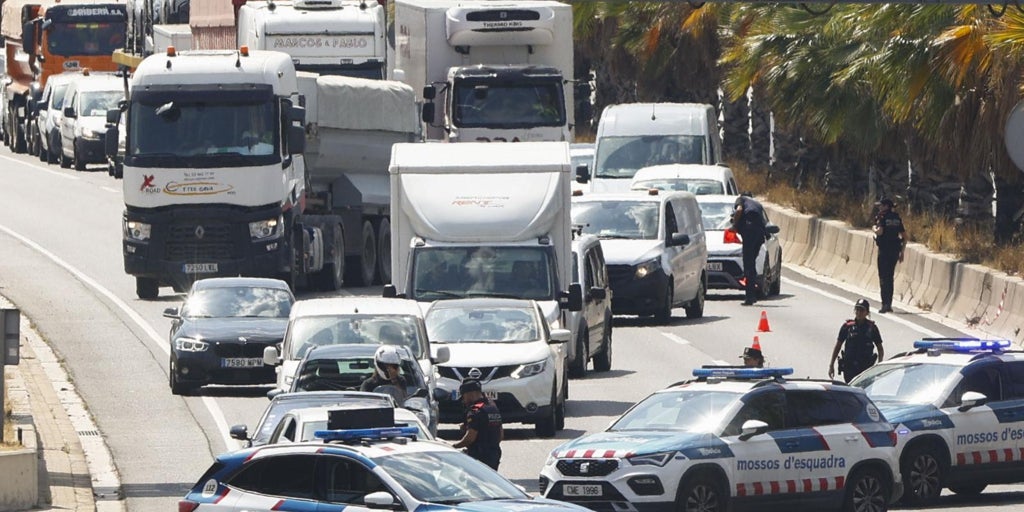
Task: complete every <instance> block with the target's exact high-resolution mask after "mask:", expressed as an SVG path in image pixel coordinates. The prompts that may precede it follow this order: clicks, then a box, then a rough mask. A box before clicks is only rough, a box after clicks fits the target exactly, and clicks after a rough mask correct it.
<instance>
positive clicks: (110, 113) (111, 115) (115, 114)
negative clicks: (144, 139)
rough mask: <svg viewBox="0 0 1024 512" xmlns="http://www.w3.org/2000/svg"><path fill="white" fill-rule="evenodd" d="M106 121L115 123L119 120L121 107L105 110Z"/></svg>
mask: <svg viewBox="0 0 1024 512" xmlns="http://www.w3.org/2000/svg"><path fill="white" fill-rule="evenodd" d="M107 122H108V123H110V124H117V123H119V122H121V109H119V108H111V109H108V110H107Z"/></svg>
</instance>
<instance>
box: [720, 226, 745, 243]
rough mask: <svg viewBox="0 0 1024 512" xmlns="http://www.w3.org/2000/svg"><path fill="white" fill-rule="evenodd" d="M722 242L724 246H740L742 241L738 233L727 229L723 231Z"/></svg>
mask: <svg viewBox="0 0 1024 512" xmlns="http://www.w3.org/2000/svg"><path fill="white" fill-rule="evenodd" d="M722 242H723V243H726V244H742V243H743V240H741V239H740V234H739V233H737V232H736V231H734V230H732V229H727V230H725V235H724V238H723V239H722Z"/></svg>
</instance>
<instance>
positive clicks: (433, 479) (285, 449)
mask: <svg viewBox="0 0 1024 512" xmlns="http://www.w3.org/2000/svg"><path fill="white" fill-rule="evenodd" d="M393 412H394V409H393V408H378V409H361V410H356V409H347V410H340V411H332V413H334V414H332V415H331V416H330V418H329V421H328V428H329V429H330V430H324V431H319V432H317V434H316V435H317V437H319V438H320V439H322V441H319V442H306V443H294V444H291V443H289V444H279V445H264V446H259V447H254V448H247V449H243V450H239V451H235V452H230V453H226V454H223V455H220V456H219V457H217V459H216V460H215V461H214V463H213V465H211V466H210V468H209V469H208V470H207V471H206V473H204V474H203V476H202V477H200V478H199V481H198V482H196V484H195V486H193V487H192V489H191V490H190V491H189V492H188V494H187V495H186V496H185V497H184V498H183V499H182V500H180V501H179V502H178V510H179V512H192V511H204V512H205V511H224V512H226V511H236V512H241V511H246V512H262V511H271V510H275V511H278V510H282V511H292V512H300V511H327V512H331V511H333V512H339V511H341V510H345V511H346V512H369V511H370V510H390V511H405V512H434V511H437V512H440V511H444V512H586V511H585V509H583V508H581V507H578V506H575V505H571V504H568V503H560V502H556V501H552V500H547V499H544V498H532V497H531V496H529V495H527V494H526V493H525V492H524V491H523V490H522V489H520V488H519V487H517V486H516V485H515V484H513V483H512V482H509V481H508V480H506V479H505V478H504V477H502V476H501V475H499V474H498V473H497V472H495V471H494V470H492V469H491V468H489V467H487V466H486V465H484V464H483V463H481V462H478V461H477V460H475V459H473V458H471V457H469V456H468V455H465V454H463V453H462V452H460V451H458V450H455V449H454V448H451V447H450V446H449V445H447V444H444V443H440V442H435V441H423V440H419V439H417V438H416V432H417V429H416V428H415V427H394V426H393V425H394V417H393V416H392V414H393ZM345 418H347V419H345ZM365 425H377V426H372V427H369V428H364V426H365ZM380 425H388V426H380ZM339 427H340V428H339ZM353 427H357V428H353Z"/></svg>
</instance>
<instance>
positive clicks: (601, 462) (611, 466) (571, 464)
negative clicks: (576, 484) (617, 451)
mask: <svg viewBox="0 0 1024 512" xmlns="http://www.w3.org/2000/svg"><path fill="white" fill-rule="evenodd" d="M584 464H586V466H584ZM556 467H557V468H558V472H559V473H562V474H563V475H565V476H608V475H610V474H611V473H612V472H613V471H615V470H616V469H619V461H618V460H615V459H573V460H560V461H558V463H557V465H556ZM584 467H586V471H583V468H584Z"/></svg>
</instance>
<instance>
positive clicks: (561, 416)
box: [555, 380, 569, 431]
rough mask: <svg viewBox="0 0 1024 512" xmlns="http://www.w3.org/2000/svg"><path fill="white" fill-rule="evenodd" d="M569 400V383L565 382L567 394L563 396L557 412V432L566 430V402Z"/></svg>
mask: <svg viewBox="0 0 1024 512" xmlns="http://www.w3.org/2000/svg"><path fill="white" fill-rule="evenodd" d="M568 398H569V381H568V380H566V381H565V393H563V394H562V399H561V400H559V401H558V408H557V409H556V410H555V430H556V431H558V430H562V429H564V428H565V402H566V400H567V399H568Z"/></svg>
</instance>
